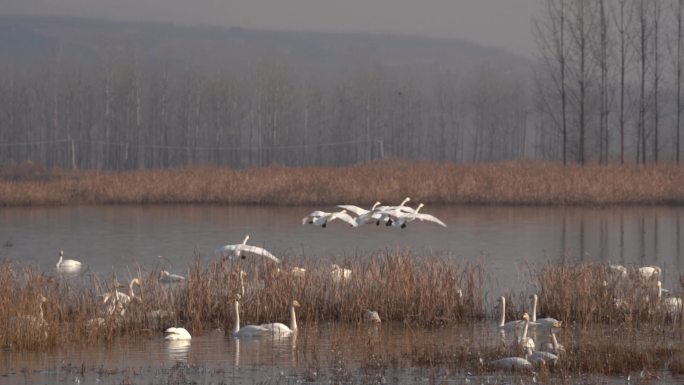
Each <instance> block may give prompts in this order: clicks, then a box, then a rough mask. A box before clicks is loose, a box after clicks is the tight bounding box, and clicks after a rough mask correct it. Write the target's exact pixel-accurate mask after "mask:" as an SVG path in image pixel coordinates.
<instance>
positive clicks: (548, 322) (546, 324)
mask: <svg viewBox="0 0 684 385" xmlns="http://www.w3.org/2000/svg"><path fill="white" fill-rule="evenodd" d="M530 299H532V301H533V302H532V321H531V322H530V326H532V327H541V328H556V329H559V328H561V327H562V326H563V322H562V321H559V320H557V319H555V318H551V317H544V318H540V319H537V301H539V296H538V295H536V294H532V295H530Z"/></svg>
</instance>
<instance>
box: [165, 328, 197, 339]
mask: <svg viewBox="0 0 684 385" xmlns="http://www.w3.org/2000/svg"><path fill="white" fill-rule="evenodd" d="M164 333H167V334H166V337H164V339H165V340H169V341H178V340H190V339H192V336H191V335H190V333H189V332H188V331H187V330H185V328H168V329H166V330H164Z"/></svg>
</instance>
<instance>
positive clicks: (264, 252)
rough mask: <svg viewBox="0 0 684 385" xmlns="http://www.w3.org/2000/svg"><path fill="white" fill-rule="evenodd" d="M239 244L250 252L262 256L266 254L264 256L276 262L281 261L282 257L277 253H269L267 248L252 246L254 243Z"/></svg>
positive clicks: (242, 248) (243, 249) (242, 249)
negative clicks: (276, 254)
mask: <svg viewBox="0 0 684 385" xmlns="http://www.w3.org/2000/svg"><path fill="white" fill-rule="evenodd" d="M238 246H240V250H241V251H246V252H248V253H252V254H257V255H261V256H264V257H266V258H268V259H270V260H272V261H274V262H276V263H280V259H278V258H277V257H276V256H275V255H273V254H271V253H269V252H268V251H267V250H265V249H262V248H261V247H258V246H252V245H238Z"/></svg>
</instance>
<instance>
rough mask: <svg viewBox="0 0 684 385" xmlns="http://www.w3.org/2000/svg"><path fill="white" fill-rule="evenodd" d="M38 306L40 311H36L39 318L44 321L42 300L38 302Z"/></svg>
mask: <svg viewBox="0 0 684 385" xmlns="http://www.w3.org/2000/svg"><path fill="white" fill-rule="evenodd" d="M39 307H40V312H39V313H38V315H40V320H41V321H44V320H45V318H43V302H41V303H40V305H39Z"/></svg>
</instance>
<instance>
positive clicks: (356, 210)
mask: <svg viewBox="0 0 684 385" xmlns="http://www.w3.org/2000/svg"><path fill="white" fill-rule="evenodd" d="M379 205H380V202H379V201H378V202H375V203H374V204H373V207H371V209H370V210H366V209H364V208H361V207H359V206H354V205H337V207H339V208H341V209H345V210H347V211H351V212H353V213H354V214H356V215H364V214H368V213H370V212H373V211H374V210H375V208H376V207H378V206H379Z"/></svg>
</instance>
